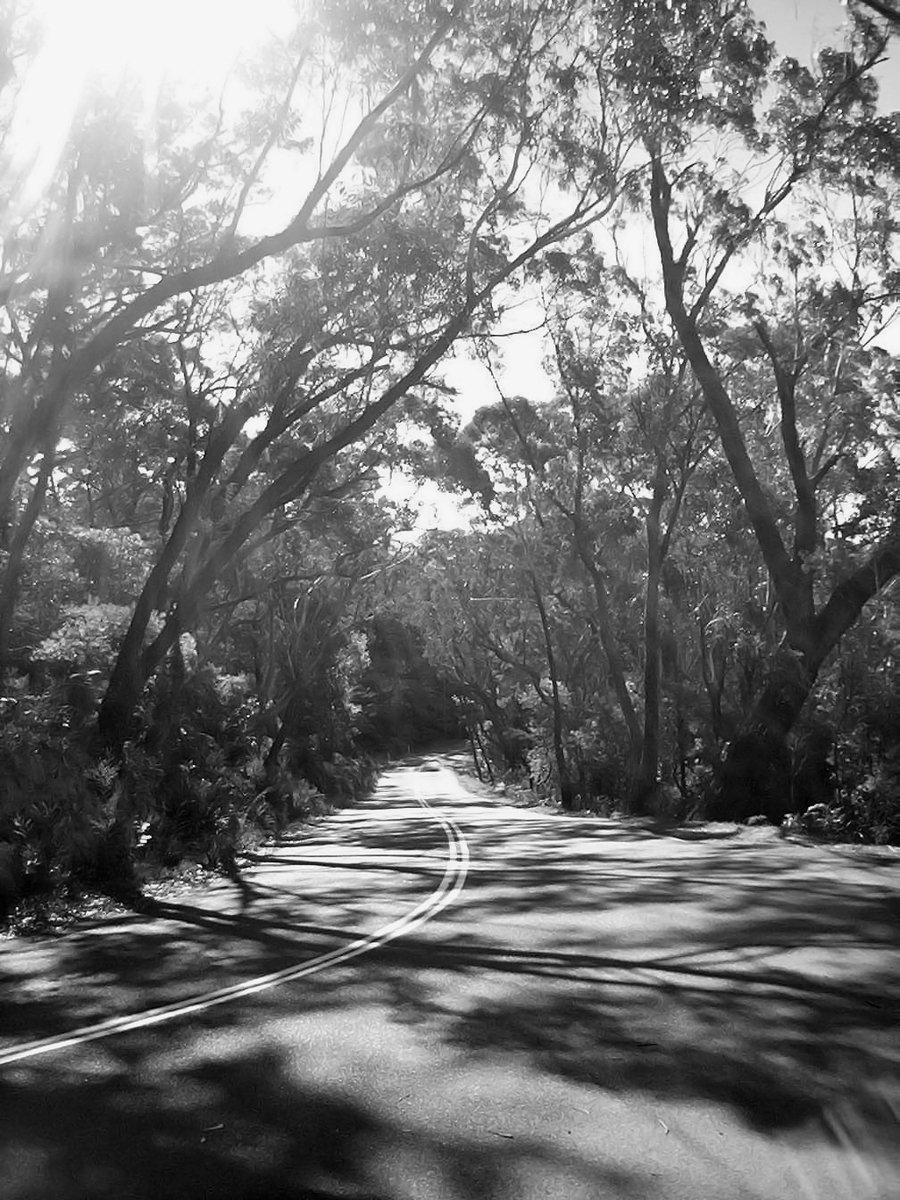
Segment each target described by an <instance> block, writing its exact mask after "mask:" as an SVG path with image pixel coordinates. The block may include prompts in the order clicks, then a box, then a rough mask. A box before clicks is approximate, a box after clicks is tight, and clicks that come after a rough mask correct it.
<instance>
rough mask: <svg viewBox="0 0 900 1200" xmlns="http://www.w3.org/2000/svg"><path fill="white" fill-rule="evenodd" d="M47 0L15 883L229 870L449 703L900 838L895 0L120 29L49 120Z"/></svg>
mask: <svg viewBox="0 0 900 1200" xmlns="http://www.w3.org/2000/svg"><path fill="white" fill-rule="evenodd" d="M41 11H42V10H41V6H40V5H39V4H30V3H25V2H23V3H15V4H6V5H3V6H2V13H3V23H2V26H0V28H2V37H3V39H4V42H3V45H2V48H0V49H2V67H3V69H2V71H0V179H2V184H0V331H2V359H0V435H2V436H0V909H2V910H3V911H7V910H10V909H12V908H14V907H15V905H16V904H17V903H18V902H19V901H20V900H21V898H22V897H23V896H26V895H28V894H30V893H34V892H40V891H45V890H47V889H50V888H53V887H58V886H60V885H62V884H64V883H66V882H67V881H81V882H82V883H84V884H89V885H91V886H95V887H100V888H103V889H106V890H108V891H114V892H118V893H122V894H124V893H127V892H128V891H129V890H130V889H134V888H136V887H137V886H139V884H140V879H141V877H142V875H141V871H142V869H143V866H144V865H145V864H146V863H148V862H151V861H152V862H157V863H161V864H165V865H169V866H171V865H174V864H176V863H178V862H180V861H183V860H191V861H199V862H203V863H205V864H207V865H209V866H212V867H215V868H218V869H221V870H224V871H233V870H234V865H235V856H236V854H237V853H239V851H240V849H241V848H242V847H244V846H246V845H247V844H249V843H250V842H251V841H252V840H253V839H254V838H258V837H260V836H265V835H266V834H269V833H273V832H277V831H279V830H281V829H283V828H284V827H285V826H286V825H287V824H288V823H289V822H291V821H293V820H297V819H301V818H303V817H305V816H308V815H310V814H311V813H315V812H316V811H317V810H318V809H319V808H320V807H321V806H322V805H323V804H325V803H342V802H348V801H352V800H353V799H354V798H355V797H358V796H360V795H361V794H364V793H365V791H366V790H367V788H368V787H369V786H370V784H371V781H372V779H373V778H374V774H375V772H376V771H377V769H378V764H379V762H380V761H383V759H384V758H385V756H387V755H390V754H395V753H402V752H404V751H406V750H408V749H411V748H413V749H414V748H416V747H421V746H423V745H427V744H428V743H429V742H432V741H434V740H435V739H441V738H447V737H454V736H463V735H465V736H466V737H468V739H469V743H470V746H471V751H472V756H473V762H474V764H475V768H476V769H477V771H478V772H479V773H480V775H481V776H482V777H484V778H485V779H487V780H491V781H493V780H496V779H499V778H501V777H504V778H505V777H509V778H511V779H513V780H515V781H516V782H517V784H519V785H521V786H525V787H528V788H530V789H532V790H533V791H534V792H535V793H536V794H537V795H541V796H552V797H555V798H558V799H559V801H560V802H561V803H562V805H563V806H564V807H565V808H566V809H569V810H575V809H579V808H594V809H598V810H600V811H610V812H611V811H623V812H628V813H631V814H647V815H654V816H660V817H666V818H672V819H684V818H687V817H712V818H716V819H729V820H747V819H751V818H754V817H763V818H765V819H766V820H768V821H771V822H774V823H781V822H782V821H783V820H784V819H785V818H788V819H789V820H790V821H793V822H795V823H797V824H798V825H799V826H800V827H803V828H805V829H807V830H808V831H810V832H812V833H815V834H816V835H818V836H823V837H828V838H842V839H857V840H867V841H874V842H882V843H884V842H891V841H894V842H896V841H898V840H900V605H898V596H900V591H898V585H897V577H898V575H900V420H898V415H897V414H898V400H897V396H898V386H900V357H898V355H897V353H896V349H897V322H896V318H897V315H898V309H900V261H898V249H900V223H898V215H897V214H898V213H900V116H898V115H897V114H891V113H888V112H887V111H885V109H884V106H883V105H882V103H881V102H880V100H879V91H878V78H879V72H880V71H882V70H883V69H885V68H884V63H885V62H886V61H888V62H890V61H893V63H894V64H896V61H897V59H896V55H897V50H896V33H897V20H896V17H895V16H893V14H892V12H891V11H888V10H887V9H886V8H885V7H884V6H881V5H874V4H872V5H870V4H865V3H862V2H860V3H856V4H851V5H850V6H849V9H848V23H847V29H846V39H845V41H844V43H843V44H841V45H838V46H835V47H834V48H823V49H822V50H821V51H820V52H819V54H818V58H817V62H816V65H815V67H814V68H810V67H807V66H805V65H802V64H800V63H798V62H796V61H795V60H793V59H784V58H780V57H779V56H778V53H777V51H776V48H775V47H773V45H772V44H771V43H770V42H769V41H768V40H767V38H766V36H765V31H764V30H763V29H762V28H761V27H760V26H759V24H758V23H757V22H756V20H755V18H754V13H753V6H752V4H749V3H745V2H744V0H728V2H726V3H722V2H721V0H679V2H678V3H674V4H670V3H662V2H661V0H566V2H565V3H558V2H554V3H545V2H542V0H533V2H532V0H527V2H524V0H516V3H514V4H510V3H506V2H505V0H468V2H466V0H459V2H458V3H455V4H450V3H441V2H435V3H431V2H426V3H416V4H410V5H406V6H400V7H399V9H398V6H397V5H396V4H395V3H393V2H388V0H363V2H361V3H358V4H352V5H347V4H346V3H344V2H343V0H322V2H321V3H319V4H317V5H315V6H314V7H313V8H311V9H309V10H308V11H306V10H304V12H303V13H302V14H301V15H298V16H297V20H296V23H295V25H294V26H293V27H292V28H290V29H288V30H287V31H285V30H282V31H281V32H280V33H279V35H278V38H277V39H276V40H275V41H271V42H268V43H265V44H260V45H259V46H257V47H250V48H248V50H247V54H246V56H245V58H244V59H242V60H241V61H240V62H239V63H238V64H236V66H235V67H234V69H233V71H232V72H231V73H230V74H229V75H228V77H227V79H226V81H225V82H224V83H222V84H221V85H220V86H217V88H215V89H211V90H209V89H208V90H207V91H206V92H205V93H202V94H201V93H200V92H198V90H197V88H193V89H192V88H191V87H189V86H188V85H187V84H186V83H185V84H183V85H178V86H176V82H173V81H163V82H162V83H159V80H157V84H158V85H159V86H158V88H157V91H156V93H155V94H154V95H153V96H152V99H151V100H148V90H147V86H146V80H141V79H139V78H136V77H135V76H134V74H133V73H129V72H127V71H126V72H124V73H119V74H117V73H116V72H114V71H112V72H110V71H108V70H107V71H105V72H104V73H102V74H97V75H96V77H94V76H93V75H92V74H91V73H90V72H89V71H88V72H87V73H86V74H85V78H84V80H83V81H82V86H81V89H80V91H79V92H78V93H77V95H75V96H73V105H72V113H71V121H70V122H69V124H68V125H67V127H66V130H65V134H64V136H63V137H62V138H61V139H60V145H59V148H58V153H57V154H56V155H55V157H54V158H53V160H52V162H51V161H49V160H48V157H47V155H46V154H45V155H43V156H40V155H38V156H35V155H33V156H32V157H31V158H29V157H28V154H27V153H26V151H25V149H23V147H25V146H26V144H28V138H31V140H32V142H33V140H34V138H33V131H32V128H31V126H28V127H27V129H26V123H27V121H28V120H33V118H34V112H33V100H32V99H31V98H30V96H31V93H30V92H29V88H30V87H31V86H32V80H33V78H35V77H36V76H37V75H39V68H40V65H41V61H42V60H41V54H42V53H43V52H44V47H45V46H46V43H47V39H48V37H49V36H50V33H49V27H47V26H42V24H41V20H40V16H41ZM892 39H894V40H892ZM892 54H893V60H891V55H892ZM887 69H888V70H890V69H891V68H890V67H888V68H887ZM32 91H33V88H32ZM29 105H31V106H32V107H31V109H29ZM26 134H27V136H26ZM285 212H288V213H289V214H290V215H289V216H287V217H284V216H281V217H278V216H277V215H275V214H276V213H281V214H283V213H285ZM270 214H271V215H270ZM524 328H529V329H531V330H532V332H531V334H530V335H529V337H530V338H531V339H532V341H531V343H530V344H537V341H538V339H539V341H540V346H541V349H542V353H543V355H544V378H543V382H544V383H547V382H548V381H549V391H550V399H542V398H540V390H538V391H536V393H535V394H534V395H528V394H520V392H521V390H520V391H519V392H513V391H511V390H510V388H509V386H508V384H507V382H506V379H507V371H506V367H507V366H508V365H509V362H510V360H511V359H512V358H514V356H515V354H516V349H515V346H516V345H517V344H518V345H521V344H522V343H521V342H519V343H517V342H516V339H515V338H514V337H512V335H513V334H515V333H516V332H517V331H519V330H522V329H524ZM453 355H456V356H457V359H458V358H459V357H468V359H469V360H470V362H471V363H474V364H476V365H477V367H478V370H479V371H480V374H479V376H478V377H479V378H480V379H481V380H483V383H482V385H481V386H482V387H483V395H482V396H481V397H480V400H481V404H480V407H478V409H477V411H476V412H475V413H474V416H467V417H466V419H461V418H460V415H459V409H458V405H457V403H456V400H457V397H456V394H455V392H454V390H453V388H452V386H451V385H450V383H449V382H448V367H447V364H448V362H449V361H450V358H451V356H453ZM398 474H399V475H401V476H403V477H404V478H406V479H410V478H412V479H414V480H418V481H423V482H424V481H428V482H429V483H431V484H434V483H437V484H438V485H440V486H441V487H442V488H443V489H445V491H446V492H447V493H450V494H454V495H455V496H456V498H457V502H458V504H459V505H460V506H461V511H462V512H463V514H464V519H463V520H462V521H461V523H460V527H459V528H457V529H452V530H430V531H423V530H422V529H421V528H419V527H418V526H417V522H416V512H415V508H414V506H413V507H412V508H411V507H410V506H409V504H408V503H406V502H403V501H401V500H398V499H397V498H396V495H397V493H396V492H394V491H392V489H391V488H390V487H389V486H385V485H386V484H389V482H390V479H391V477H392V476H397V475H398Z"/></svg>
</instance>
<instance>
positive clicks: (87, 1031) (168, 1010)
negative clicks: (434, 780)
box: [0, 795, 469, 1067]
mask: <svg viewBox="0 0 900 1200" xmlns="http://www.w3.org/2000/svg"><path fill="white" fill-rule="evenodd" d="M416 800H417V801H418V803H419V804H420V805H421V806H422V808H424V809H426V810H427V811H428V812H429V813H430V815H431V816H432V817H433V818H434V819H435V820H436V821H437V822H438V824H439V825H440V826H441V828H442V829H443V830H444V833H445V834H446V836H447V846H448V855H447V863H446V866H445V868H444V874H443V876H442V878H441V881H440V883H439V884H438V886H437V887H436V888H435V890H434V891H433V892H432V893H431V894H430V895H429V896H426V898H425V899H424V900H421V901H420V902H419V903H418V904H417V905H416V906H415V907H414V908H412V909H410V911H409V912H408V913H406V914H405V915H404V916H402V917H398V918H397V920H396V921H391V922H390V924H388V925H384V926H382V928H381V929H376V930H375V932H374V933H370V934H368V935H367V936H366V937H361V938H358V939H357V940H356V941H355V942H351V943H350V944H349V945H348V946H343V947H339V948H337V949H335V950H329V951H327V952H326V953H324V954H319V955H317V956H316V957H315V958H310V959H308V960H307V961H306V962H303V963H299V964H298V965H297V966H293V967H285V968H283V969H282V970H280V971H272V972H270V973H269V974H268V975H258V976H257V977H256V978H255V979H248V980H246V981H245V982H244V983H235V984H232V985H231V986H230V987H224V988H218V989H217V990H216V991H212V992H204V993H202V994H201V995H199V996H194V997H192V998H191V999H190V1000H178V1001H175V1002H173V1003H172V1004H161V1005H159V1007H157V1008H150V1009H146V1010H145V1011H144V1012H141V1013H133V1014H130V1015H127V1016H123V1017H110V1018H108V1019H107V1020H105V1021H97V1022H96V1023H94V1024H93V1025H82V1026H81V1027H80V1028H79V1029H73V1030H71V1032H69V1033H65V1034H54V1035H52V1036H50V1037H44V1038H35V1039H34V1040H33V1041H30V1042H22V1043H20V1044H19V1045H18V1046H13V1047H11V1048H10V1049H8V1050H0V1067H3V1066H9V1065H10V1064H12V1063H17V1062H22V1061H23V1060H24V1059H28V1058H35V1057H36V1056H37V1055H39V1054H52V1053H53V1052H55V1051H57V1050H66V1049H69V1048H71V1047H72V1046H80V1045H82V1044H83V1043H85V1042H97V1041H100V1040H101V1039H102V1038H108V1037H113V1036H115V1035H116V1034H119V1033H127V1032H129V1031H131V1030H133V1029H146V1028H148V1027H149V1026H151V1025H162V1024H164V1023H165V1022H167V1021H175V1020H177V1019H178V1018H179V1017H185V1016H189V1015H190V1014H191V1013H199V1012H205V1011H206V1010H207V1009H210V1008H216V1007H218V1006H219V1005H220V1004H228V1003H229V1002H230V1001H232V1000H237V999H240V998H241V997H243V996H253V995H256V993H258V992H265V991H268V990H269V989H270V988H274V987H278V986H279V985H280V984H282V983H290V982H292V981H293V980H295V979H303V978H305V977H306V976H308V975H316V974H318V972H319V971H324V970H325V969H326V968H327V967H334V966H337V965H339V964H340V963H345V962H348V961H349V960H350V959H353V958H359V956H360V955H361V954H366V953H368V951H370V950H375V949H377V948H378V947H379V946H383V945H384V944H385V943H386V942H390V941H392V940H393V939H394V938H398V937H401V936H402V935H403V934H404V933H408V932H409V931H410V930H411V929H417V928H418V927H419V926H420V925H424V924H425V922H426V921H429V920H430V919H431V918H432V917H434V916H435V915H436V914H437V913H439V912H440V911H441V910H442V909H444V908H446V907H447V905H448V904H452V903H453V901H454V900H455V899H456V897H457V896H458V895H459V893H460V892H461V891H462V889H463V887H464V886H465V882H466V875H467V873H468V870H469V847H468V843H467V842H466V839H465V836H464V835H463V833H462V830H461V829H460V828H459V826H458V825H457V824H456V822H455V821H454V820H452V818H450V817H446V816H444V815H443V814H442V813H440V812H438V811H437V810H436V809H434V808H432V806H431V805H430V804H429V803H428V801H427V800H425V799H424V798H423V797H422V796H421V795H417V796H416Z"/></svg>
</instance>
